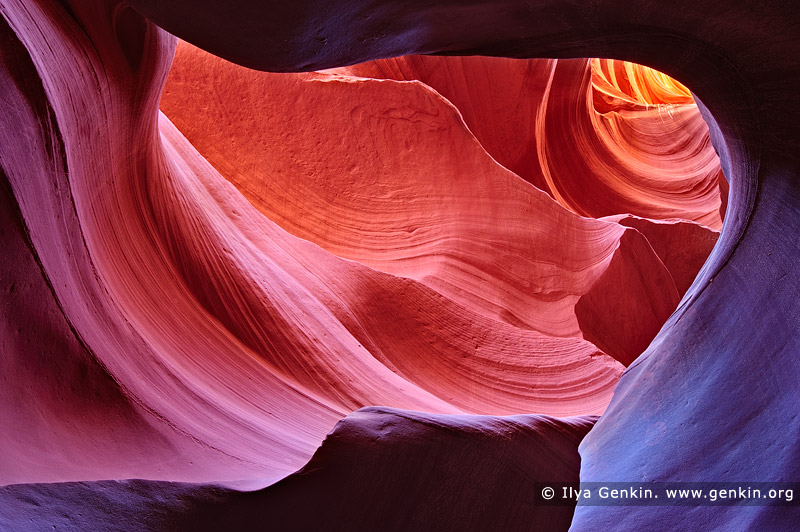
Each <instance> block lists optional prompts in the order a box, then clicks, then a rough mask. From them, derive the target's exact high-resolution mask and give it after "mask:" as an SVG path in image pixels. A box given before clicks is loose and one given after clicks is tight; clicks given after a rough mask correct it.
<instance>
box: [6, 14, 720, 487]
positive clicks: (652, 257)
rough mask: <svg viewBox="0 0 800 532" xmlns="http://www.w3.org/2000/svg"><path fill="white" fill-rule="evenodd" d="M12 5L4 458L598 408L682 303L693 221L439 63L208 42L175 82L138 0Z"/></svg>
mask: <svg viewBox="0 0 800 532" xmlns="http://www.w3.org/2000/svg"><path fill="white" fill-rule="evenodd" d="M4 7H5V11H4V12H5V15H6V23H7V25H6V27H5V35H6V38H5V41H4V43H5V44H4V49H3V50H4V51H3V54H4V63H5V64H7V65H9V66H8V76H7V81H8V82H7V84H6V85H5V86H4V93H5V94H6V96H7V99H8V101H11V102H13V105H11V106H8V108H7V109H6V110H5V111H4V112H5V116H4V120H5V121H6V122H5V123H6V124H8V127H7V128H6V130H7V131H21V132H25V133H24V135H25V136H24V137H20V136H19V135H8V136H5V137H3V145H2V149H3V152H2V153H3V156H4V158H3V171H4V176H5V181H6V182H7V194H6V196H7V199H6V202H7V203H8V204H9V209H7V211H6V212H5V214H4V215H5V216H6V217H7V218H8V220H7V223H6V226H7V227H9V230H8V231H6V232H5V233H4V238H6V240H7V245H8V248H9V249H10V250H14V252H13V253H12V254H11V255H9V257H8V258H7V260H6V262H5V263H4V264H5V266H4V267H5V268H6V275H7V277H8V278H9V279H10V280H11V281H10V285H9V286H10V288H9V289H8V293H7V298H6V305H7V307H6V308H7V309H8V310H7V315H8V316H9V317H10V318H9V319H8V320H7V321H6V325H5V327H6V328H5V333H4V336H3V339H4V342H6V343H5V345H6V346H8V349H10V350H12V352H13V353H14V354H15V356H14V357H13V358H10V359H8V360H7V362H6V367H5V368H4V371H5V372H6V375H8V376H9V381H10V382H11V385H10V386H9V387H7V388H6V391H5V392H4V393H5V394H6V405H7V406H6V407H4V409H3V415H4V416H6V420H7V422H8V424H9V425H11V426H15V427H18V428H17V430H16V431H14V432H6V433H4V435H3V445H4V448H5V449H6V454H7V456H9V457H10V459H9V460H8V461H5V462H4V463H3V467H2V482H3V483H6V484H7V483H19V482H43V481H64V480H81V479H98V478H125V477H144V478H153V479H168V480H177V481H199V480H202V481H210V480H214V481H244V482H245V483H246V484H247V485H259V484H261V485H263V484H265V483H268V482H270V481H271V480H275V479H277V478H280V477H281V476H283V475H285V474H287V473H289V472H291V471H294V470H296V469H297V468H298V467H299V466H300V465H302V463H304V462H305V460H307V458H308V457H309V456H310V455H311V453H312V452H313V450H314V449H315V448H316V447H317V445H318V444H319V442H320V441H321V439H322V437H323V436H324V434H325V433H326V432H327V431H328V430H329V429H330V427H331V426H332V424H333V423H334V422H335V421H336V420H337V419H339V418H341V417H342V416H344V415H346V414H347V413H348V412H351V411H353V410H355V409H357V408H359V407H362V406H365V405H371V404H385V405H391V406H396V407H402V408H413V409H418V410H425V411H429V412H438V413H462V412H470V413H482V414H495V415H497V414H510V413H516V412H537V413H542V414H550V415H558V416H568V415H576V414H586V413H590V414H599V413H601V412H602V411H603V410H604V408H605V406H606V404H607V403H608V401H609V399H610V395H611V393H612V390H613V387H614V385H615V383H616V381H617V379H618V377H619V375H620V373H621V372H622V369H623V366H622V364H620V361H621V362H622V363H624V364H628V363H630V362H631V361H632V360H633V359H634V358H636V356H638V354H639V352H641V350H642V349H644V348H645V347H646V346H647V343H648V342H649V340H650V339H652V337H653V336H654V335H655V333H656V332H657V330H658V328H659V327H660V325H661V323H662V322H663V321H664V320H665V319H666V318H667V316H668V315H669V314H670V312H671V311H672V310H673V309H674V308H675V306H676V305H677V302H678V299H679V297H680V294H679V292H678V291H677V283H676V280H675V279H673V273H672V271H671V270H670V269H669V268H668V267H667V265H666V264H667V263H666V262H665V261H664V260H665V259H664V256H665V254H668V253H670V252H671V251H670V250H672V249H673V248H674V247H676V246H675V241H674V239H673V240H670V237H669V234H668V233H669V231H667V234H666V235H661V234H659V235H658V236H657V239H656V240H654V241H653V242H652V243H651V242H650V241H649V240H648V238H649V237H648V236H646V231H643V230H640V227H636V226H635V225H631V224H628V225H624V224H621V223H617V222H616V221H613V220H611V221H606V220H594V219H588V218H583V217H580V216H578V215H576V214H574V213H572V212H570V211H569V210H567V209H565V208H564V207H563V206H562V205H560V204H559V203H557V202H556V201H554V200H553V199H552V198H551V197H549V196H548V195H547V194H545V193H544V192H542V191H540V190H538V189H536V188H535V187H533V186H531V184H530V183H528V182H526V181H524V180H522V179H520V178H519V177H518V176H517V175H515V174H514V173H512V172H511V171H510V170H508V169H507V168H505V167H503V166H501V165H500V164H498V162H497V161H496V160H495V159H493V158H492V157H491V156H490V155H489V154H488V153H487V151H486V150H485V149H484V147H483V146H482V144H481V143H480V142H479V141H478V140H477V139H476V137H475V136H474V135H473V134H472V132H471V130H470V129H469V128H468V127H467V125H466V124H465V122H464V121H463V120H462V118H461V114H460V112H459V111H458V109H456V108H455V107H454V106H453V104H452V103H451V102H449V101H448V100H446V99H445V98H444V97H443V96H442V95H441V94H439V93H437V92H435V91H434V90H432V89H431V88H430V87H428V86H427V85H424V84H422V83H421V82H419V81H415V82H411V83H407V82H398V81H393V80H382V79H371V78H363V77H353V76H347V75H342V74H340V73H330V72H328V73H312V74H298V75H275V74H272V75H270V74H262V73H256V72H251V71H245V70H242V69H241V68H238V67H234V66H233V65H230V64H227V63H224V62H223V61H221V60H219V59H217V58H215V57H213V56H210V55H208V54H206V53H205V52H200V51H199V50H197V49H194V48H191V47H189V46H188V45H182V46H181V47H180V50H179V53H178V57H177V61H176V63H175V67H174V69H173V73H172V77H171V80H170V82H169V83H168V84H167V87H166V89H165V90H164V92H163V95H162V90H161V89H162V84H163V83H164V80H165V77H166V75H167V72H168V69H169V66H170V59H171V58H172V54H173V50H174V46H175V40H174V38H172V37H171V36H169V35H168V34H166V33H164V32H163V31H161V30H158V29H157V28H156V27H155V26H153V25H152V24H150V23H147V22H145V21H144V20H143V19H141V18H139V16H138V15H137V14H136V13H135V12H133V11H131V10H130V9H127V8H123V7H119V6H117V5H116V4H114V3H112V2H97V3H95V4H93V5H86V6H75V7H74V8H73V10H72V11H71V12H70V11H66V10H65V9H64V8H63V7H60V5H58V4H56V3H51V2H39V3H35V4H33V5H31V6H27V7H23V6H22V5H21V4H18V3H16V2H7V3H6V4H5V6H4ZM108 21H111V22H112V23H111V25H110V26H109V25H108ZM82 28H83V29H82ZM55 43H57V44H58V45H57V46H56V44H55ZM467 84H468V83H467ZM479 96H480V97H481V98H485V97H486V95H485V94H481V95H479ZM159 97H161V105H162V107H163V108H164V110H165V111H166V112H167V113H168V114H169V115H170V116H171V117H172V118H173V119H174V120H175V122H176V123H177V124H178V125H179V126H180V129H181V130H182V131H183V133H185V134H186V135H188V137H189V139H190V140H191V141H192V142H194V144H195V146H196V147H197V148H198V149H199V150H200V151H199V152H198V151H197V149H195V147H193V146H192V145H191V144H189V142H188V141H187V139H186V138H185V137H184V136H183V133H182V132H180V131H179V130H178V129H176V128H175V127H174V126H173V125H172V123H171V122H170V120H169V119H167V118H166V117H165V116H164V115H160V114H159V111H158V109H157V105H158V103H159ZM12 125H13V126H12ZM331 132H335V134H332V133H331ZM21 138H24V139H25V144H26V149H24V150H23V149H19V144H15V143H18V142H19V141H20V139H21ZM201 154H203V155H204V156H205V158H204V157H203V156H201ZM209 163H211V164H209ZM212 164H213V166H212ZM219 172H222V174H220V173H219ZM223 175H224V176H225V177H227V179H228V180H227V181H226V179H225V178H223ZM229 181H230V182H229ZM232 184H233V185H235V186H236V187H238V188H234V186H232ZM240 191H241V193H240ZM242 194H244V195H242ZM248 200H249V201H248ZM642 223H645V224H646V223H648V222H646V221H642ZM683 224H688V225H691V226H694V227H697V229H698V231H700V232H707V233H709V234H711V232H710V231H709V230H708V229H705V228H703V227H701V226H699V225H696V224H692V223H691V222H683ZM279 225H280V226H283V227H280V226H279ZM673 226H674V227H676V228H677V227H678V225H677V223H676V222H665V223H664V227H673ZM287 231H289V232H287ZM712 240H713V238H712ZM659 246H660V247H659ZM661 248H664V249H663V250H661V255H659V253H658V252H657V250H659V249H661ZM707 252H708V248H703V247H698V248H697V255H696V256H695V255H694V254H692V259H693V262H691V261H690V262H691V264H687V265H686V269H687V270H688V271H689V273H686V275H685V276H686V277H690V276H691V275H692V274H693V272H694V271H696V270H697V269H698V268H699V266H700V263H701V262H702V260H703V256H704V255H705V254H706V253H707ZM692 268H694V269H693V270H692ZM636 272H646V275H645V274H640V275H637V274H636ZM622 285H624V286H625V287H626V291H625V297H620V296H618V295H617V292H619V287H620V286H622ZM17 287H19V288H17ZM685 288H686V287H685V286H683V289H685ZM15 308H21V309H23V313H22V314H21V315H20V314H19V312H18V311H15V310H13V309H15ZM586 339H589V340H590V341H587V340H586ZM28 353H34V356H35V358H33V359H32V358H30V357H31V355H29V354H28ZM615 359H616V360H615ZM41 368H45V370H44V371H45V373H44V374H42V373H41V372H42V369H41ZM47 375H53V377H52V378H47V377H46V376H47ZM25 394H29V395H31V396H32V397H33V399H32V400H30V401H24V400H22V397H23V396H24V395H25ZM98 458H102V459H98Z"/></svg>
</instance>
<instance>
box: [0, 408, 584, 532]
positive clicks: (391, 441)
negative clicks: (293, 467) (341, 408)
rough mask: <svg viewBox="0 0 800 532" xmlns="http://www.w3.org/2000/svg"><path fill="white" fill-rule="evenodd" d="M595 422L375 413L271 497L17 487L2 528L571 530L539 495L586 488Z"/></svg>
mask: <svg viewBox="0 0 800 532" xmlns="http://www.w3.org/2000/svg"><path fill="white" fill-rule="evenodd" d="M595 420H596V419H595V418H594V417H591V416H583V417H575V418H567V419H554V418H548V417H546V416H533V415H517V416H510V417H494V416H492V417H490V416H467V415H457V416H443V415H434V414H423V413H420V412H411V411H404V410H396V409H387V408H374V407H373V408H365V409H361V410H359V411H357V412H354V413H353V414H350V415H349V416H347V417H346V418H344V419H343V420H342V421H340V422H339V423H337V424H336V427H334V429H333V431H332V432H331V433H330V434H328V436H327V437H326V438H325V441H323V443H322V445H321V446H320V448H319V449H318V450H317V451H316V452H315V453H314V456H313V457H312V458H311V460H310V461H309V463H308V464H306V466H305V467H303V468H302V469H301V470H300V471H298V472H297V473H294V474H293V475H290V476H288V477H287V478H285V479H283V480H281V481H280V482H278V483H276V484H274V485H272V486H269V487H268V488H265V489H263V490H260V491H255V492H250V493H243V492H239V491H235V490H231V489H225V488H221V487H218V486H213V485H196V484H179V483H174V482H163V481H161V482H159V481H145V480H129V481H122V482H117V481H101V482H80V483H77V482H74V483H57V484H28V485H19V486H6V487H0V507H2V508H3V509H4V512H3V513H2V514H0V528H2V529H4V530H23V529H34V530H41V529H44V528H50V527H51V526H56V527H57V528H56V529H57V530H66V531H69V532H72V531H75V532H82V531H85V530H114V529H118V527H119V524H120V523H126V528H128V529H130V528H131V527H135V529H136V530H137V531H141V532H159V531H163V530H181V531H183V530H186V531H193V532H199V531H206V530H207V531H210V532H211V531H218V530H229V531H242V532H245V531H250V530H262V529H265V527H266V528H267V529H270V530H273V529H275V530H282V531H287V532H288V531H308V530H325V529H331V528H332V527H335V529H336V530H350V531H354V532H355V531H364V532H368V531H373V530H378V529H380V530H391V531H398V532H401V531H406V530H443V531H444V530H463V531H470V530H475V531H483V530H495V529H501V530H509V531H517V530H519V531H522V530H531V529H534V530H540V529H547V530H566V529H567V528H568V527H569V524H570V520H571V518H572V514H573V512H574V504H573V505H571V506H570V505H569V504H561V505H557V506H555V505H554V506H546V505H539V504H533V503H532V498H533V494H534V493H535V490H537V488H538V489H540V490H541V489H542V488H541V486H540V485H539V484H537V482H539V481H542V480H544V479H546V480H547V481H549V482H552V483H573V484H576V485H577V482H578V470H579V468H580V456H579V455H578V443H579V442H580V441H581V439H582V438H583V437H584V436H585V434H586V433H587V432H588V431H589V429H590V428H591V427H592V424H593V423H594V422H595ZM465 464H468V467H464V465H465ZM478 483H480V485H481V489H480V490H475V489H474V487H473V486H474V485H475V484H478ZM420 501H427V503H422V504H421V503H420ZM509 508H513V509H514V510H513V511H508V509H509Z"/></svg>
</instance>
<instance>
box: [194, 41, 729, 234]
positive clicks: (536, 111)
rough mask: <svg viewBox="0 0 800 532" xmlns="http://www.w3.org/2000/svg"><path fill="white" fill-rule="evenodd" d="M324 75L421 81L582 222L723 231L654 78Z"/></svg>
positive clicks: (698, 164)
mask: <svg viewBox="0 0 800 532" xmlns="http://www.w3.org/2000/svg"><path fill="white" fill-rule="evenodd" d="M179 61H180V58H179ZM178 64H179V65H180V62H179V63H178ZM334 71H335V72H344V73H348V74H354V75H360V76H365V77H371V78H387V79H396V80H420V81H422V82H423V83H425V84H426V85H428V86H430V87H431V88H433V89H434V90H436V91H437V92H439V93H440V94H441V95H443V96H444V97H446V98H447V99H448V100H449V101H451V102H452V103H453V104H454V105H455V106H456V107H457V108H458V109H459V111H460V112H461V114H462V116H463V118H464V121H465V123H466V124H467V125H468V126H469V128H470V130H471V131H472V132H473V133H474V134H475V136H476V137H477V139H478V140H479V141H480V142H481V145H482V146H483V147H484V148H485V149H486V151H487V152H488V153H489V154H490V155H492V157H493V158H495V159H496V160H497V161H498V162H499V163H501V164H502V165H503V166H505V167H506V168H509V169H510V170H512V171H514V172H515V173H516V174H517V175H519V176H520V177H522V178H523V179H526V180H527V181H529V182H531V183H533V184H534V185H535V186H536V187H538V188H539V189H541V190H544V191H546V192H548V193H549V194H550V195H551V196H553V197H554V198H555V199H556V200H557V201H558V202H559V203H561V204H562V205H563V206H565V207H567V208H568V209H570V210H572V211H573V212H576V213H578V214H580V215H582V216H589V217H595V218H598V217H602V216H607V215H613V214H622V213H626V214H634V215H637V216H640V217H645V218H656V219H667V218H681V219H687V220H693V221H696V222H698V223H700V224H703V225H706V226H708V227H710V228H713V229H715V230H719V229H720V228H721V227H722V216H723V215H724V210H723V211H722V212H721V211H720V209H721V208H723V209H724V206H723V203H722V202H723V198H724V197H725V196H726V195H727V189H724V190H722V194H721V193H720V192H721V191H720V183H721V181H724V177H723V176H722V172H721V171H720V168H719V161H718V159H717V156H716V153H715V152H714V149H713V147H712V146H711V143H710V141H709V137H708V133H707V126H706V124H705V122H703V119H702V117H701V116H700V113H699V112H698V111H697V107H696V106H695V104H694V100H693V99H692V96H691V93H689V91H688V89H686V87H684V86H682V85H680V84H679V83H677V82H675V81H674V80H672V79H671V78H669V77H668V76H666V75H664V74H662V73H660V72H657V71H655V70H652V69H649V68H646V67H642V66H640V65H632V64H630V63H625V62H622V61H613V60H605V59H594V60H588V59H572V60H563V59H562V60H552V59H534V60H520V59H505V58H487V57H430V56H407V57H399V58H393V59H384V60H380V61H372V62H368V63H362V64H359V65H355V66H352V67H346V68H341V69H336V70H334Z"/></svg>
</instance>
